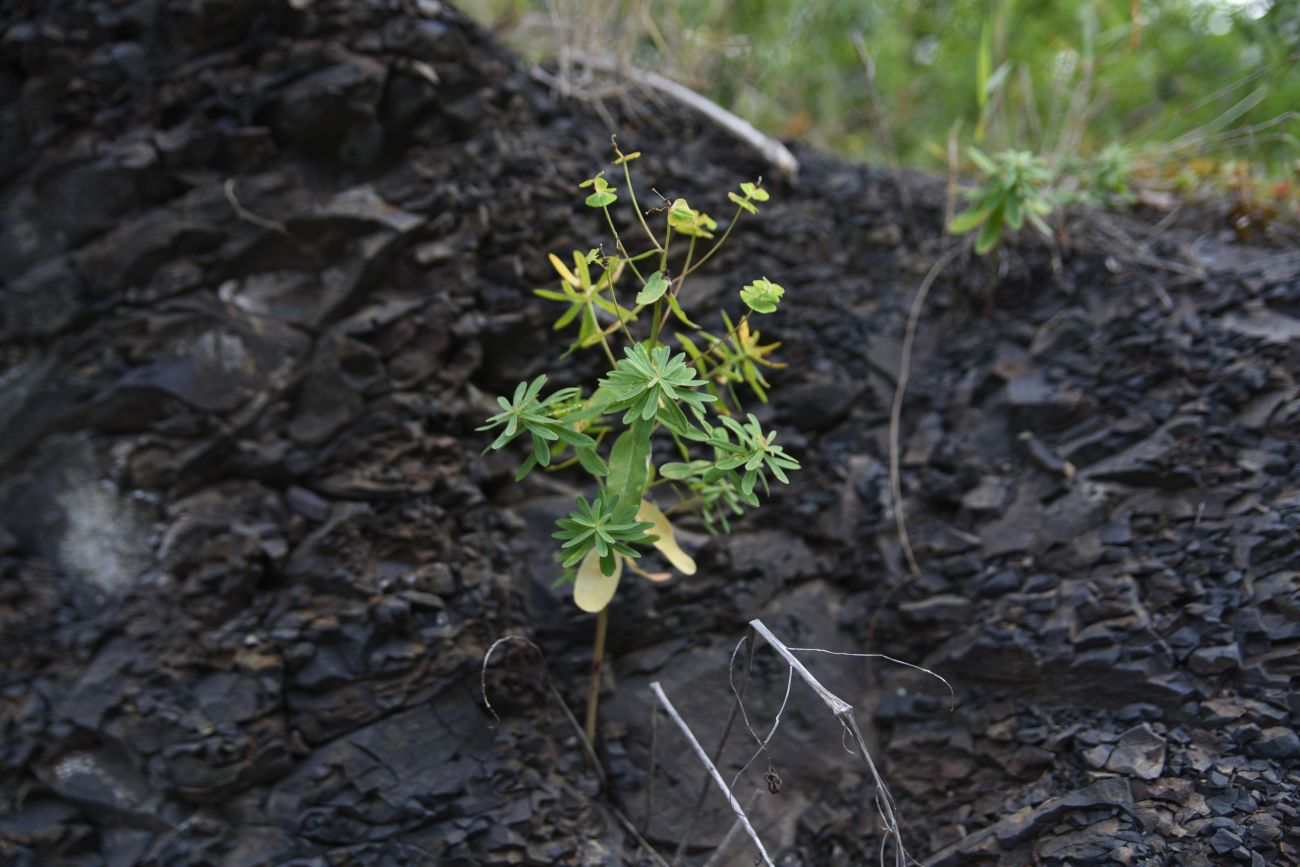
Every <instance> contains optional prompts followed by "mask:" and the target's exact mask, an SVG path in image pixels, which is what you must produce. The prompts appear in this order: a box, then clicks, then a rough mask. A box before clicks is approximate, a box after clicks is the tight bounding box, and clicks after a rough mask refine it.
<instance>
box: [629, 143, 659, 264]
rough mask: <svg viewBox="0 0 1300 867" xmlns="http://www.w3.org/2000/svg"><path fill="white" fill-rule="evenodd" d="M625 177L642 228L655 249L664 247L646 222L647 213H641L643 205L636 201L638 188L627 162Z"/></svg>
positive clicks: (633, 207) (633, 208)
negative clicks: (633, 182)
mask: <svg viewBox="0 0 1300 867" xmlns="http://www.w3.org/2000/svg"><path fill="white" fill-rule="evenodd" d="M623 177H624V178H625V179H626V180H627V194H628V196H630V197H631V199H632V210H634V211H636V218H637V219H638V220H640V221H641V228H643V229H645V234H646V237H647V238H649V239H650V243H651V244H654V245H655V250H656V251H659V250H662V249H663V247H661V246H659V239H658V238H656V237H655V233H654V232H651V231H650V226H649V225H647V224H646V221H645V214H643V213H641V206H640V205H638V204H637V203H636V189H635V188H634V187H633V186H632V170H631V169H629V168H628V167H627V163H626V162H624V163H623Z"/></svg>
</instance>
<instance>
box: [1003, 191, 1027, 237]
mask: <svg viewBox="0 0 1300 867" xmlns="http://www.w3.org/2000/svg"><path fill="white" fill-rule="evenodd" d="M1006 201H1007V208H1006V210H1007V225H1008V226H1010V227H1011V228H1012V229H1013V230H1015V231H1017V232H1018V231H1020V227H1021V226H1023V225H1024V224H1025V212H1024V210H1023V209H1022V208H1021V206H1020V198H1019V197H1018V196H1016V195H1014V194H1013V195H1009V196H1007V200H1006Z"/></svg>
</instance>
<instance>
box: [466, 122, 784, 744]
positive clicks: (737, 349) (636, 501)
mask: <svg viewBox="0 0 1300 867" xmlns="http://www.w3.org/2000/svg"><path fill="white" fill-rule="evenodd" d="M614 153H615V155H616V157H617V158H616V159H615V161H614V165H615V166H616V167H618V168H620V169H621V170H622V174H623V179H624V181H625V182H626V185H627V187H626V189H627V196H628V202H629V204H630V205H631V208H632V210H633V211H634V213H635V215H636V226H635V228H634V231H635V229H640V230H641V232H643V233H644V237H645V238H646V239H647V241H648V244H649V247H648V248H647V249H645V250H643V251H641V252H638V253H635V254H634V253H631V252H630V251H629V250H628V248H627V246H625V244H624V240H623V237H622V236H621V235H620V233H619V231H618V228H617V226H616V224H615V221H614V216H613V214H612V212H611V210H610V207H611V206H612V205H614V204H615V203H616V202H618V200H619V190H618V189H617V188H616V187H614V186H613V185H612V184H611V183H610V182H609V181H608V180H607V179H606V178H605V176H604V173H603V172H601V173H598V174H597V175H596V176H595V177H592V178H589V179H588V180H586V181H583V182H582V183H581V184H580V185H579V186H580V188H582V189H584V190H587V191H589V192H588V194H587V196H586V204H587V206H588V207H590V208H593V209H595V210H598V211H601V212H602V213H603V215H604V218H605V223H606V226H607V227H608V229H609V231H610V232H611V233H612V235H613V251H612V252H606V250H605V249H604V247H603V245H602V246H597V247H595V248H593V249H590V250H588V251H587V252H585V253H584V252H582V251H575V252H574V253H573V254H572V256H571V257H570V259H571V261H572V263H573V264H572V266H570V265H568V264H566V262H565V260H564V259H561V258H560V257H559V256H557V255H555V254H551V256H550V260H551V264H552V265H553V266H554V267H555V270H556V272H557V273H558V275H559V278H560V283H559V289H558V291H557V290H553V289H538V290H536V293H537V294H538V295H539V296H541V297H542V298H545V299H548V300H551V301H556V302H560V303H563V304H565V305H567V307H566V308H565V309H564V311H563V312H562V313H561V314H560V316H559V318H558V319H557V320H556V322H555V329H556V330H561V329H564V328H568V327H570V326H572V325H573V324H574V323H576V324H577V337H576V339H575V340H574V341H573V342H572V343H571V344H570V345H569V347H568V350H567V352H566V353H565V354H566V355H567V354H568V353H570V352H574V351H576V350H579V349H587V348H594V347H600V348H601V350H602V351H603V352H604V354H605V358H606V359H607V360H608V362H609V366H610V370H609V372H608V373H606V374H605V375H604V376H603V377H601V378H600V379H599V380H598V381H597V382H596V383H595V385H594V387H592V388H591V389H590V390H588V389H584V388H580V387H573V388H562V389H559V390H558V391H555V392H552V393H551V394H549V395H543V390H544V389H545V387H546V377H545V376H539V377H537V378H536V379H534V380H533V381H532V382H521V383H519V385H518V387H516V389H515V391H514V393H513V396H512V397H511V398H510V399H507V398H505V397H498V398H497V403H498V404H500V406H501V412H499V413H497V414H496V415H494V416H492V417H491V418H490V419H488V421H487V424H485V425H484V426H483V427H481V428H479V430H492V429H497V428H501V431H500V433H499V434H498V436H497V437H496V439H495V440H493V442H492V443H491V444H490V445H489V446H488V449H501V448H504V447H505V446H506V445H507V444H509V443H510V442H512V441H513V440H514V439H516V438H517V437H520V436H522V435H523V434H525V433H526V434H528V437H529V446H530V448H529V451H528V453H527V456H526V457H525V458H524V460H523V463H522V464H521V465H520V467H519V470H518V472H517V473H516V479H522V478H524V477H525V476H527V475H528V474H529V473H530V472H532V471H533V470H534V469H536V468H537V467H539V466H540V467H543V468H547V469H552V470H554V469H560V468H564V467H570V466H575V465H576V466H578V467H580V468H581V469H582V470H583V471H585V472H586V473H587V474H588V475H589V476H590V477H591V482H592V486H593V488H594V489H595V494H594V496H593V497H592V498H591V499H590V500H589V499H587V498H586V497H579V498H578V500H577V504H576V508H575V509H574V511H573V512H572V513H571V514H569V515H568V516H567V517H565V518H561V519H560V520H559V521H558V522H557V524H558V527H559V529H558V531H557V532H556V533H555V534H554V536H555V538H556V539H558V540H559V550H558V551H557V553H556V560H557V562H558V563H559V565H560V567H561V569H562V573H561V575H560V578H559V581H558V582H557V583H559V584H568V583H571V584H572V585H573V599H574V602H575V603H576V604H577V605H578V607H579V608H581V609H582V610H583V611H588V612H591V613H594V614H596V615H597V621H596V642H595V652H594V658H593V663H592V678H591V685H590V692H589V694H588V701H587V718H586V733H587V738H588V740H594V737H595V725H596V707H597V701H598V697H599V688H600V666H601V661H602V658H603V656H604V646H605V633H606V628H607V625H608V614H609V604H610V600H611V599H613V597H614V593H615V592H616V591H617V589H618V585H619V580H620V578H621V577H622V573H623V570H624V568H627V569H630V570H632V571H634V572H637V573H638V574H640V575H642V576H644V577H646V578H649V579H650V580H654V581H658V580H663V579H665V578H667V577H669V575H670V574H671V573H667V572H650V571H647V570H645V569H643V568H641V566H639V565H638V564H637V560H638V559H639V558H640V556H641V553H642V549H643V548H644V547H645V546H653V547H654V548H655V549H657V550H658V551H659V553H660V554H661V555H663V557H664V558H665V559H666V560H667V561H668V563H669V564H670V565H671V566H672V567H673V568H674V569H676V570H677V571H679V572H681V573H683V574H685V575H692V574H694V572H695V561H694V560H692V559H691V557H690V556H689V555H687V554H686V552H684V551H683V550H682V549H681V548H680V547H679V546H678V544H677V541H676V538H675V533H674V531H673V525H672V522H671V521H670V520H669V518H668V515H669V514H672V515H674V516H676V515H684V514H691V513H694V514H698V515H699V516H700V517H701V518H702V520H703V521H704V524H705V527H706V528H707V529H708V530H709V531H710V532H716V531H717V530H718V529H722V530H723V531H729V530H730V522H729V518H730V517H732V516H735V515H740V514H742V513H743V512H744V510H745V508H746V507H756V506H758V504H759V492H760V491H762V492H763V493H764V494H766V493H767V492H768V485H769V482H770V479H775V480H777V481H779V482H782V483H784V482H787V481H788V479H787V477H786V471H787V470H796V469H798V468H799V464H798V462H797V461H795V460H794V459H793V458H791V457H790V456H789V455H787V454H786V453H785V451H784V450H783V449H782V448H781V446H779V445H777V444H776V432H775V431H764V430H763V428H762V426H761V425H760V423H759V421H758V419H757V418H755V417H754V416H753V415H752V414H746V413H745V412H744V409H743V406H742V404H741V401H740V395H739V393H738V392H737V385H739V384H744V385H746V386H748V387H749V389H750V391H752V392H753V394H754V395H755V396H756V397H757V398H758V399H759V400H761V401H766V400H767V392H766V389H767V388H768V387H769V384H768V382H767V380H766V379H764V377H763V375H762V372H761V368H764V367H767V368H775V367H781V366H783V365H780V364H778V363H776V362H774V361H772V360H771V358H770V357H769V356H770V355H771V353H772V352H773V351H774V350H775V349H776V348H777V346H779V345H780V344H777V343H769V344H766V345H764V344H761V343H760V342H759V340H760V336H759V333H758V332H757V331H756V330H752V329H751V328H750V317H751V316H752V315H755V314H758V315H766V314H770V313H773V312H775V311H776V309H777V306H778V304H779V303H780V301H781V297H782V295H784V292H785V290H784V289H782V288H781V287H780V286H779V285H777V284H776V283H773V282H772V281H770V280H768V279H767V278H766V277H762V278H759V279H756V280H754V281H753V282H751V283H749V284H748V285H746V286H744V287H741V288H739V290H738V293H737V296H736V298H737V300H738V301H739V302H740V305H739V307H740V309H742V310H743V314H742V315H741V316H740V317H739V319H738V320H737V319H733V318H732V317H731V316H730V315H729V314H728V313H727V311H726V310H722V311H720V313H721V317H720V318H721V320H722V323H723V325H724V327H725V331H724V332H723V333H721V334H715V333H713V332H710V331H708V330H705V329H704V328H702V327H700V326H699V325H697V324H696V323H695V322H693V321H692V320H691V319H690V318H689V317H688V316H687V314H686V312H685V309H684V302H685V300H686V297H685V296H684V295H683V289H684V288H685V286H686V283H687V279H688V278H689V277H690V275H691V274H693V273H694V272H695V271H696V270H697V269H699V268H700V266H702V265H703V264H704V263H705V262H707V261H708V260H709V259H710V258H711V257H712V256H713V254H714V253H716V252H717V250H718V249H719V248H720V247H721V246H722V244H723V243H725V242H726V240H727V238H728V237H729V236H730V235H731V231H732V230H733V229H734V228H735V226H736V223H737V222H738V221H739V220H740V217H741V215H742V214H746V213H748V214H757V213H758V210H759V205H760V204H761V203H763V202H765V201H767V199H768V193H767V191H766V190H764V189H763V187H762V182H761V179H760V180H759V181H758V182H755V183H742V184H741V185H740V191H739V192H730V193H728V194H727V197H728V198H729V199H730V200H731V202H732V203H733V204H734V205H735V206H736V211H735V214H734V216H733V217H732V219H731V222H730V223H729V224H728V225H727V227H726V229H725V230H724V231H723V232H722V235H721V237H715V235H716V233H717V231H718V224H717V222H716V221H715V220H714V219H713V218H712V217H710V216H709V215H708V214H705V213H704V212H703V211H699V210H696V209H695V208H692V207H691V206H690V204H689V203H688V202H687V200H686V199H682V198H679V199H676V200H673V201H671V202H667V204H666V206H665V207H663V208H658V209H655V210H652V211H643V210H642V209H641V206H640V205H639V204H638V202H637V198H636V192H635V190H634V188H633V184H632V175H631V170H630V168H629V164H630V163H631V162H632V161H633V160H635V159H636V158H637V157H639V156H640V154H639V153H631V154H624V153H623V152H622V151H620V150H619V149H618V145H617V144H614ZM647 215H649V216H650V217H651V219H652V220H653V222H655V223H662V228H661V233H656V231H655V230H654V229H652V228H651V221H649V220H647ZM697 254H698V255H697ZM629 275H630V282H631V283H632V284H633V285H632V286H631V287H630V288H629V289H627V290H622V288H621V284H623V283H627V282H629V279H628V278H629ZM620 291H623V294H624V298H627V297H629V295H630V297H631V301H630V303H624V301H623V300H621V299H620V297H619V296H620ZM700 318H704V317H700ZM670 329H671V331H672V334H671V337H670V335H669V330H670ZM670 339H671V340H673V341H675V343H676V345H675V346H674V345H673V343H672V342H669V341H670ZM656 439H661V440H664V441H665V442H671V443H672V444H673V447H674V448H675V450H676V452H677V453H678V454H679V455H680V457H681V460H679V461H678V460H675V461H670V462H666V463H662V464H660V465H659V466H657V467H656V466H655V463H654V460H653V447H652V444H653V442H654V441H655V440H656ZM660 503H662V504H663V507H662V508H661V506H660Z"/></svg>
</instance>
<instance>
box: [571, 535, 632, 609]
mask: <svg viewBox="0 0 1300 867" xmlns="http://www.w3.org/2000/svg"><path fill="white" fill-rule="evenodd" d="M614 561H615V562H614V574H613V575H605V574H604V573H602V572H601V571H600V555H599V554H598V553H597V552H596V549H595V548H592V549H591V550H590V551H588V552H587V556H586V557H583V558H582V562H581V563H580V564H579V565H578V577H577V578H576V579H575V580H574V582H573V601H574V603H575V604H576V605H577V606H578V607H579V608H581V609H582V610H583V611H586V612H588V613H590V614H599V613H600V612H601V611H604V610H605V606H606V605H608V604H609V600H611V599H613V598H614V593H615V591H617V590H618V580H619V579H620V578H622V577H623V558H622V556H618V557H615V558H614Z"/></svg>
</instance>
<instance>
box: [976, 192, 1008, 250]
mask: <svg viewBox="0 0 1300 867" xmlns="http://www.w3.org/2000/svg"><path fill="white" fill-rule="evenodd" d="M1001 236H1002V206H1001V205H999V206H998V207H996V208H994V209H993V213H991V214H989V218H988V220H986V221H985V223H984V225H983V226H982V227H981V228H980V233H979V237H977V238H976V239H975V252H976V253H978V254H979V255H981V256H983V255H984V254H985V253H987V252H988V251H989V250H992V249H993V247H994V246H995V245H996V244H997V243H998V238H1000V237H1001Z"/></svg>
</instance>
